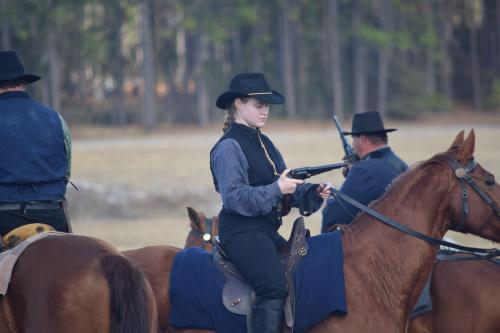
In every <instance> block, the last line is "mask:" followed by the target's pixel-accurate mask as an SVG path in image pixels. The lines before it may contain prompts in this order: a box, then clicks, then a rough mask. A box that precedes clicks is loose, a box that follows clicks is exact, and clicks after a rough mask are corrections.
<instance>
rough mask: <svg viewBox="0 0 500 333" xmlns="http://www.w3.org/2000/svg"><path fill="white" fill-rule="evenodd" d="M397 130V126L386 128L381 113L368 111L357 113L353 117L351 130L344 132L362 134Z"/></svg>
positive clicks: (346, 133)
mask: <svg viewBox="0 0 500 333" xmlns="http://www.w3.org/2000/svg"><path fill="white" fill-rule="evenodd" d="M394 131H397V129H396V128H384V122H383V121H382V117H381V116H380V113H378V112H377V111H368V112H362V113H355V114H354V116H353V117H352V127H351V131H350V132H342V134H344V135H360V134H373V133H387V132H394Z"/></svg>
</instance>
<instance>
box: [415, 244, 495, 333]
mask: <svg viewBox="0 0 500 333" xmlns="http://www.w3.org/2000/svg"><path fill="white" fill-rule="evenodd" d="M459 255H461V256H467V255H465V254H456V255H453V256H459ZM499 281H500V263H495V262H492V261H486V260H481V261H477V260H468V261H438V262H437V263H436V265H435V266H434V274H433V276H432V282H431V297H432V306H433V310H432V311H431V312H427V313H425V314H423V315H421V316H418V317H415V318H414V319H412V320H410V325H409V329H408V332H409V333H431V332H439V333H470V332H475V333H491V332H500V307H499V306H498V300H499V299H500V288H498V282H499Z"/></svg>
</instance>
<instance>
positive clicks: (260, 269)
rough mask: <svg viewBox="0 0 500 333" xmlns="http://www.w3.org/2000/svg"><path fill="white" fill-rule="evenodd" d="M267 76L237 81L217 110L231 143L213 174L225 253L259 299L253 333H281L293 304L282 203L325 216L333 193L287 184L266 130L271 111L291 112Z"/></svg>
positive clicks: (217, 156)
mask: <svg viewBox="0 0 500 333" xmlns="http://www.w3.org/2000/svg"><path fill="white" fill-rule="evenodd" d="M284 102H285V99H284V97H283V96H282V95H281V94H280V93H279V92H277V91H274V90H271V89H270V88H269V85H268V84H267V82H266V79H265V78H264V76H263V75H262V74H260V73H244V74H239V75H236V76H235V77H234V78H233V79H232V81H231V84H230V90H229V91H227V92H225V93H223V94H221V95H220V96H219V98H218V99H217V102H216V105H217V107H219V108H221V109H226V110H227V112H228V117H227V120H226V123H225V125H224V135H223V136H222V137H221V138H220V139H219V141H218V142H217V143H216V144H215V146H214V147H213V148H212V150H211V152H210V168H211V171H212V176H213V180H214V184H215V188H216V190H217V192H219V193H220V195H221V198H222V202H223V207H222V210H221V211H220V213H219V237H220V241H221V246H222V248H223V250H224V251H225V253H226V254H227V255H228V256H229V258H230V259H231V261H232V263H233V264H234V265H235V266H236V267H237V268H238V269H239V271H240V272H241V273H242V275H243V276H244V277H245V278H246V279H247V281H248V282H249V283H250V285H251V286H252V287H253V289H254V291H255V294H256V295H255V296H256V300H255V303H254V305H253V306H252V311H251V314H250V315H249V316H248V318H247V323H248V324H247V326H248V327H247V331H248V332H259V333H265V332H269V333H271V332H272V333H275V332H280V329H281V322H282V318H283V305H284V300H285V298H286V296H287V288H286V280H285V273H284V269H283V267H282V265H281V263H280V259H279V256H278V251H279V249H280V248H281V247H282V246H284V245H285V243H286V241H285V240H284V239H283V238H282V237H281V236H280V235H279V233H278V228H279V227H280V225H281V211H280V206H281V200H282V198H283V196H284V195H287V194H293V197H292V205H293V206H295V207H297V205H298V203H299V202H301V201H302V204H303V205H306V206H307V210H308V211H311V212H314V211H316V210H318V209H319V207H320V206H321V204H322V202H323V199H325V198H327V197H329V195H330V191H329V190H328V189H326V188H325V186H324V185H323V184H322V185H317V184H304V181H303V180H297V179H291V178H288V177H287V173H288V171H289V170H287V169H286V165H285V162H284V161H283V158H282V156H281V154H280V152H279V151H278V149H276V147H275V146H274V144H273V143H272V142H271V140H270V139H269V138H268V137H267V136H265V135H263V134H262V133H261V131H260V128H262V127H263V126H265V124H266V121H267V117H268V114H269V104H283V103H284Z"/></svg>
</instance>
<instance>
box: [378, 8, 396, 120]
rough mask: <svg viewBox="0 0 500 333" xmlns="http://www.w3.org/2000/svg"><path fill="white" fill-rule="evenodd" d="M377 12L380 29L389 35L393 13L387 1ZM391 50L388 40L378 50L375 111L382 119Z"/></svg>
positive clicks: (384, 113)
mask: <svg viewBox="0 0 500 333" xmlns="http://www.w3.org/2000/svg"><path fill="white" fill-rule="evenodd" d="M379 10H380V12H379V18H380V22H381V26H382V29H383V30H384V33H386V34H389V33H390V32H391V31H392V26H393V13H392V7H391V5H390V3H389V0H383V1H382V4H381V7H380V9H379ZM391 49H392V47H391V42H390V41H389V40H388V41H387V43H386V44H384V45H381V46H380V47H379V49H378V77H377V80H378V82H377V110H378V111H379V112H380V114H381V115H382V117H385V116H386V113H387V84H388V83H387V81H388V77H389V61H390V57H391Z"/></svg>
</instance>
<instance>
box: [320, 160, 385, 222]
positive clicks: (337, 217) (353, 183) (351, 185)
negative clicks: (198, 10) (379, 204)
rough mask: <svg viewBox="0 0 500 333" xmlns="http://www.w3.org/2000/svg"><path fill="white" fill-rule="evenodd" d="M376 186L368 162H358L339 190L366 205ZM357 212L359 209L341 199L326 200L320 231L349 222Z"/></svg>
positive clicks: (371, 197)
mask: <svg viewBox="0 0 500 333" xmlns="http://www.w3.org/2000/svg"><path fill="white" fill-rule="evenodd" d="M376 186H377V182H376V177H375V175H374V173H373V170H370V167H369V163H368V165H367V163H359V164H356V165H355V166H354V167H353V168H352V169H351V171H350V172H349V174H348V175H347V178H346V180H345V181H344V183H343V184H342V187H341V188H340V191H341V192H342V193H345V194H347V195H348V196H350V197H351V198H353V199H355V200H357V201H359V202H361V203H362V204H365V205H366V204H368V203H370V202H371V201H372V200H374V198H373V193H374V191H375V187H376ZM358 212H359V209H357V208H356V207H354V206H352V205H350V204H349V203H347V202H345V201H343V200H341V199H340V201H339V200H338V199H336V198H335V199H329V200H327V202H326V205H325V208H324V209H323V219H322V225H321V232H326V231H327V230H328V228H329V227H331V226H332V225H334V224H349V223H351V222H352V220H353V219H354V217H355V216H356V214H358Z"/></svg>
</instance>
